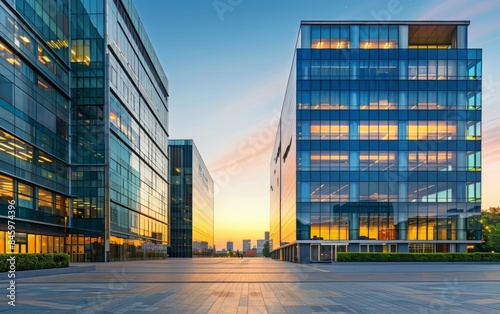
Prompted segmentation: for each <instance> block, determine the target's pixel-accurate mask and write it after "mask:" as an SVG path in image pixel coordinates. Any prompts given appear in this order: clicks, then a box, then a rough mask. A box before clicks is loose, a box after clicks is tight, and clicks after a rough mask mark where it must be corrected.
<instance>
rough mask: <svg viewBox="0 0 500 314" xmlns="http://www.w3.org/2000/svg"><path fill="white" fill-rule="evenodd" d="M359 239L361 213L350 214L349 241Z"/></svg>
mask: <svg viewBox="0 0 500 314" xmlns="http://www.w3.org/2000/svg"><path fill="white" fill-rule="evenodd" d="M358 239H359V213H350V214H349V240H358Z"/></svg>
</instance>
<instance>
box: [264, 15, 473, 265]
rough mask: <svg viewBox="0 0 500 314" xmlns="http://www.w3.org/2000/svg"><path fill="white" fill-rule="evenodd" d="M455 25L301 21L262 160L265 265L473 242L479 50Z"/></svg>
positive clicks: (463, 246) (457, 247)
mask: <svg viewBox="0 0 500 314" xmlns="http://www.w3.org/2000/svg"><path fill="white" fill-rule="evenodd" d="M467 26H468V22H390V23H388V24H387V25H384V24H379V23H375V22H374V23H370V22H352V23H347V22H341V23H340V22H338V23H336V22H302V24H301V30H300V34H299V40H298V45H297V48H296V51H295V55H294V61H293V66H292V72H291V74H290V80H289V83H288V89H287V92H286V96H285V101H284V105H283V111H282V115H281V120H280V124H279V128H278V132H277V137H276V141H275V148H274V152H273V159H272V161H271V239H272V240H273V243H274V249H275V250H274V252H273V254H274V255H273V256H274V258H280V259H286V260H293V261H300V262H306V261H316V260H322V259H327V260H329V259H332V258H335V256H334V252H335V251H340V250H344V249H347V250H348V251H353V252H364V251H379V252H388V251H389V252H391V251H392V252H393V251H399V252H408V251H409V252H417V251H418V252H421V251H422V250H423V249H422V245H424V244H425V245H424V246H425V247H426V250H425V251H434V252H448V251H457V252H465V251H466V250H467V245H473V244H477V243H480V240H481V228H480V223H479V219H480V208H481V203H480V202H481V67H482V61H481V55H482V51H481V49H469V48H467V36H466V35H467V34H466V30H467ZM289 160H290V161H289ZM292 219H293V220H294V221H293V222H291V220H292ZM417 244H418V245H417ZM429 248H430V249H429ZM323 251H325V252H326V253H324V252H323Z"/></svg>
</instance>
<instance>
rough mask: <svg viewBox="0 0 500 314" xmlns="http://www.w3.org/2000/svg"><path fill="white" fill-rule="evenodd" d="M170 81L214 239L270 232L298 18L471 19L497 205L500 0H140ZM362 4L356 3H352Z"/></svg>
mask: <svg viewBox="0 0 500 314" xmlns="http://www.w3.org/2000/svg"><path fill="white" fill-rule="evenodd" d="M134 3H135V5H136V8H137V11H138V12H139V15H140V17H141V20H142V23H143V24H144V26H145V28H146V31H147V33H148V35H149V37H150V39H151V42H152V43H153V46H154V48H155V50H156V53H157V55H158V57H159V59H160V61H161V63H162V65H163V68H164V70H165V72H166V74H167V77H168V79H169V93H170V100H169V104H170V138H172V139H177V138H189V139H193V140H194V141H195V143H196V146H197V147H198V150H199V151H200V153H201V155H202V156H203V159H204V161H205V163H206V164H207V166H208V168H209V170H210V171H211V174H212V177H213V179H214V181H215V186H216V188H215V245H216V247H217V249H218V250H220V249H222V248H225V247H226V241H229V240H231V241H233V242H234V249H241V247H242V239H251V240H252V246H253V245H255V244H256V240H257V239H263V237H264V231H268V230H269V163H270V160H271V148H272V145H273V141H274V133H275V131H276V124H277V122H278V118H279V112H280V110H281V106H282V102H283V97H284V93H285V89H286V82H287V79H288V74H289V71H290V66H291V62H292V56H293V50H294V46H295V41H296V38H297V34H298V29H299V24H300V21H301V20H470V22H471V25H470V26H469V47H471V48H482V49H483V165H482V170H483V195H482V200H483V206H482V207H483V208H488V207H490V206H500V189H499V187H500V184H499V183H498V181H499V179H498V177H499V176H500V126H499V122H500V101H499V100H500V58H499V57H498V53H499V51H500V22H499V17H500V2H499V1H497V0H488V1H479V0H475V1H469V0H445V1H430V0H429V1H415V0H413V1H412V0H383V1H372V0H364V1H356V2H354V1H352V0H348V1H340V0H337V1H331V0H316V1H311V0H275V1H269V0H208V1H207V0H198V1H185V0H168V1H165V0H134ZM353 3H356V5H353Z"/></svg>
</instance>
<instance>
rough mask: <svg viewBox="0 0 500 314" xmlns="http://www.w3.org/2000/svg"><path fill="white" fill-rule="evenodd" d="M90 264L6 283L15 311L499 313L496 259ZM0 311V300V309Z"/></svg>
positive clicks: (499, 282)
mask: <svg viewBox="0 0 500 314" xmlns="http://www.w3.org/2000/svg"><path fill="white" fill-rule="evenodd" d="M96 266H97V270H96V271H95V272H89V273H84V274H82V273H76V274H65V275H57V276H51V277H33V278H25V279H20V280H19V281H16V283H17V290H16V296H17V305H16V308H15V310H16V311H15V313H36V314H43V313H50V314H58V313H76V314H79V313H168V314H170V313H173V314H175V313H235V314H238V313H246V314H249V313H308V314H309V313H412V312H414V313H415V314H419V313H499V312H500V297H499V295H500V264H498V263H496V264H495V263H491V264H490V263H476V264H474V263H460V265H458V264H450V263H422V264H418V263H407V264H404V263H390V264H385V263H379V264H374V263H362V264H351V263H335V264H317V265H316V264H309V265H297V264H292V263H286V262H279V261H273V260H269V259H262V258H254V259H250V258H246V259H244V260H242V259H220V258H219V259H217V258H213V259H212V258H206V259H202V258H199V259H168V260H165V261H147V262H145V261H143V262H119V263H108V264H96ZM1 283H2V284H4V285H5V284H6V281H5V280H3V281H1ZM7 310H11V309H9V308H8V307H7V305H6V301H5V303H4V304H2V305H0V312H3V311H7Z"/></svg>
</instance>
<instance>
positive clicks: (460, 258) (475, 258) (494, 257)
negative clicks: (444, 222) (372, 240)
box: [337, 253, 500, 262]
mask: <svg viewBox="0 0 500 314" xmlns="http://www.w3.org/2000/svg"><path fill="white" fill-rule="evenodd" d="M337 262H500V254H497V253H338V254H337Z"/></svg>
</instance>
